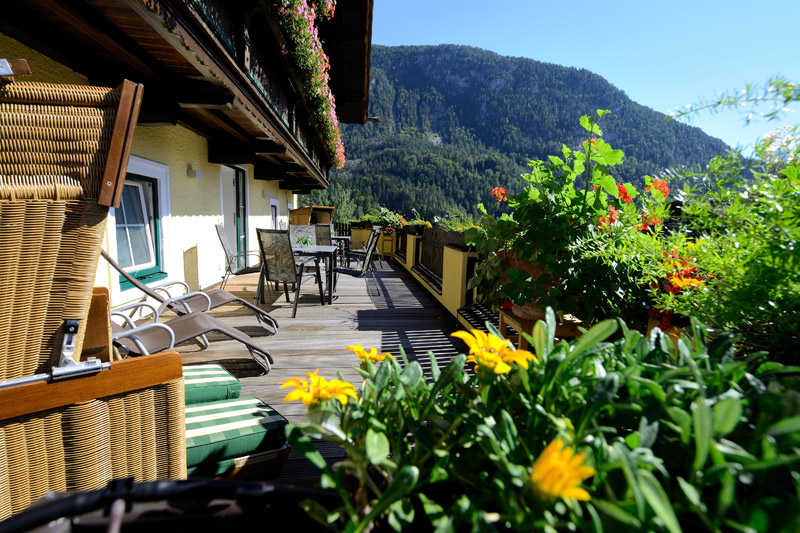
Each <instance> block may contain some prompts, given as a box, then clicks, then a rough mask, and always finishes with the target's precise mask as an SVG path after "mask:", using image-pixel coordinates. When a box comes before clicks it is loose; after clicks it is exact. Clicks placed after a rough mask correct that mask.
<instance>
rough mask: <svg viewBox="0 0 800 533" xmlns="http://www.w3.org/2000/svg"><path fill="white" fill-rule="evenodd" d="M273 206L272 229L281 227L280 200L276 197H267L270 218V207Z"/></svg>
mask: <svg viewBox="0 0 800 533" xmlns="http://www.w3.org/2000/svg"><path fill="white" fill-rule="evenodd" d="M273 207H274V208H275V218H274V219H273V220H272V229H281V201H280V200H279V199H278V198H272V197H270V199H269V216H270V218H272V208H273Z"/></svg>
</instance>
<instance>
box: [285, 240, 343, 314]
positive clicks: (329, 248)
mask: <svg viewBox="0 0 800 533" xmlns="http://www.w3.org/2000/svg"><path fill="white" fill-rule="evenodd" d="M338 250H339V247H338V246H336V245H335V244H331V245H320V244H316V245H310V246H300V245H294V246H292V252H294V254H295V255H300V256H304V257H315V258H318V259H322V260H323V261H325V284H326V287H327V292H328V304H332V303H333V267H334V266H336V252H337V251H338Z"/></svg>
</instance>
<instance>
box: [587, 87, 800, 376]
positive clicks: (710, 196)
mask: <svg viewBox="0 0 800 533" xmlns="http://www.w3.org/2000/svg"><path fill="white" fill-rule="evenodd" d="M797 100H800V93H798V91H797V86H796V85H794V84H792V83H789V82H786V81H785V80H781V79H779V78H775V79H772V80H770V82H769V84H768V86H767V88H766V89H764V90H763V91H759V90H757V89H755V88H752V87H748V88H747V90H746V91H743V92H737V93H735V94H730V95H727V96H725V97H722V98H720V99H719V100H718V101H715V102H714V103H711V104H705V105H700V106H694V107H691V108H690V109H695V110H699V109H703V108H706V109H707V108H712V109H717V108H725V107H728V106H730V105H734V104H735V105H736V107H737V108H739V107H740V106H745V107H747V105H746V104H753V105H755V104H760V103H764V102H770V101H771V102H774V103H775V104H776V107H775V108H774V109H773V110H772V111H771V112H769V113H767V116H768V117H773V118H774V117H777V116H779V114H780V112H781V110H782V109H783V108H784V106H785V105H786V104H788V103H790V102H792V101H797ZM695 112H696V111H695ZM751 112H752V111H751ZM684 114H685V113H684ZM799 164H800V141H799V140H798V137H797V127H789V126H784V127H780V128H776V129H775V130H773V131H772V132H770V133H769V134H767V135H765V136H764V138H763V139H762V140H761V141H760V142H759V143H757V145H756V147H755V157H753V158H749V159H747V158H744V157H743V156H742V154H741V152H740V151H734V152H731V153H729V154H727V155H721V156H718V157H716V158H714V159H712V160H711V161H710V162H709V163H708V164H707V165H706V166H705V167H703V168H700V169H677V170H674V171H672V172H671V174H672V175H673V176H675V177H677V178H678V179H680V180H681V181H683V182H684V183H685V184H686V185H685V186H684V189H683V191H680V192H679V194H678V198H679V199H680V200H681V203H682V210H681V214H680V220H679V224H678V225H677V226H676V228H675V230H676V231H673V232H672V233H671V234H663V233H653V232H642V233H641V234H639V235H636V236H635V237H636V238H629V239H615V238H613V235H609V234H607V233H599V234H597V235H596V239H595V241H594V242H587V243H585V244H586V246H584V247H583V250H584V254H587V255H591V256H592V257H596V258H600V259H602V260H603V261H604V262H605V263H606V264H607V265H612V264H631V263H636V270H637V271H638V272H639V273H640V275H639V276H638V278H637V282H638V283H639V284H640V286H641V287H642V288H645V289H647V290H648V291H649V293H650V294H649V295H648V300H649V301H651V302H652V304H653V310H654V311H656V312H655V316H659V317H660V318H661V325H662V327H668V326H670V323H671V317H672V316H673V314H675V315H683V316H684V317H689V316H694V317H697V318H699V319H700V320H701V321H702V322H703V323H705V324H708V325H709V326H711V327H713V328H714V329H716V330H718V331H723V330H727V331H733V332H735V333H737V334H738V335H739V336H740V339H741V340H740V349H741V350H742V351H745V352H747V351H753V350H756V349H766V350H768V351H769V352H770V353H772V354H773V357H775V358H778V359H782V360H786V361H792V362H794V361H797V356H798V355H800V333H798V328H797V323H798V321H799V320H800V257H798V254H797V250H798V248H800V179H799V177H798V165H799ZM676 266H677V268H676Z"/></svg>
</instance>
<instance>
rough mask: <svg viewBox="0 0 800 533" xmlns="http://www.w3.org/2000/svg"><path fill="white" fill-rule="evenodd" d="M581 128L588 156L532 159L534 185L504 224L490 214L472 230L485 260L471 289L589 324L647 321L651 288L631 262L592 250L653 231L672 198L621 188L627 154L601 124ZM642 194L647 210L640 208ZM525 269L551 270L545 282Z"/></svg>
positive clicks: (517, 199) (515, 199)
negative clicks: (599, 242)
mask: <svg viewBox="0 0 800 533" xmlns="http://www.w3.org/2000/svg"><path fill="white" fill-rule="evenodd" d="M606 114H607V112H606V111H604V110H599V111H598V112H597V115H598V117H602V116H604V115H606ZM580 123H581V126H582V127H583V129H584V130H585V131H586V135H587V140H585V141H584V142H583V146H582V148H583V150H582V151H580V150H572V149H570V148H569V147H567V146H566V145H563V146H562V148H561V154H560V155H559V156H554V155H551V156H549V158H548V160H549V164H548V163H545V162H544V161H531V162H530V167H531V171H530V173H528V174H525V175H524V176H523V178H524V179H525V180H526V181H528V185H527V186H526V187H525V189H523V191H522V192H521V193H519V194H517V195H514V196H512V197H510V198H509V202H508V205H509V208H510V209H511V210H512V212H511V213H510V214H504V215H502V216H501V217H500V218H499V219H495V218H494V217H492V216H490V215H487V216H485V217H484V218H482V219H481V227H480V228H474V229H470V230H468V231H467V233H466V240H467V242H468V243H472V244H474V245H475V249H476V250H477V252H478V253H479V254H482V255H483V256H484V257H485V259H484V260H483V261H482V262H481V263H480V264H479V265H478V267H477V268H476V270H475V277H474V278H473V279H472V280H471V281H470V285H469V287H470V288H472V287H478V289H479V297H480V298H482V299H483V300H484V301H488V302H492V303H495V304H496V303H498V302H503V301H505V300H511V301H512V302H514V303H515V304H518V305H523V304H526V303H527V302H534V303H536V305H538V306H539V307H541V308H544V307H545V306H552V307H554V308H556V309H558V310H559V311H561V312H566V313H573V314H577V315H578V316H580V317H581V318H582V319H583V320H585V321H587V322H591V321H592V320H593V319H594V318H596V317H600V318H602V317H608V316H614V315H620V314H622V315H623V316H630V315H631V314H634V315H635V314H639V315H642V316H643V315H644V313H643V312H642V294H643V290H642V289H641V288H640V287H639V286H638V285H637V282H636V281H637V273H636V271H635V269H632V268H630V267H629V265H630V263H629V262H627V261H625V260H618V261H617V263H616V264H614V265H611V264H609V262H605V261H603V260H602V259H599V258H598V257H596V255H595V254H593V253H587V249H588V250H593V249H594V248H593V243H594V242H595V240H596V239H597V235H598V234H601V235H603V236H604V239H607V240H612V241H614V242H621V243H626V242H628V241H630V240H632V239H636V238H637V235H636V233H638V230H641V229H642V226H643V225H644V226H646V227H649V224H648V223H646V222H643V221H650V220H658V221H660V220H661V219H662V218H664V216H665V214H664V213H665V211H666V208H665V205H664V202H665V199H666V196H665V195H664V194H663V193H662V192H661V191H659V190H656V189H653V190H652V192H651V193H649V194H646V195H639V193H638V191H637V190H636V188H635V187H634V186H633V185H631V184H630V183H625V184H622V183H618V181H617V179H615V177H614V176H612V175H611V172H612V170H611V169H612V167H617V165H620V164H621V163H622V160H623V156H624V154H623V153H622V151H621V150H617V149H614V148H612V147H611V145H609V144H608V143H607V142H606V141H604V140H603V139H602V138H601V137H599V136H600V135H602V131H601V130H600V128H599V126H598V125H597V119H595V118H594V117H591V116H584V117H581V119H580ZM595 136H597V137H595ZM614 172H616V168H614ZM647 180H648V181H647V183H648V188H649V184H650V181H649V178H647ZM666 190H667V192H668V189H666ZM636 197H639V199H640V200H641V203H642V207H640V206H639V205H638V204H635V203H633V201H632V200H633V198H636ZM645 213H647V215H645ZM618 219H619V220H618ZM655 226H656V227H654V228H653V231H654V232H656V233H658V231H659V228H658V227H657V226H658V224H655ZM524 265H535V266H536V267H539V268H541V269H543V272H542V273H541V275H539V276H538V277H537V276H536V275H535V274H534V273H532V272H531V271H530V270H527V269H526V268H525V266H524Z"/></svg>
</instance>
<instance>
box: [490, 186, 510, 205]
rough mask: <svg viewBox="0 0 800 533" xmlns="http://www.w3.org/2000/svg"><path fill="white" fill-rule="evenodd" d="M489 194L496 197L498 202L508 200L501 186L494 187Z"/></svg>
mask: <svg viewBox="0 0 800 533" xmlns="http://www.w3.org/2000/svg"><path fill="white" fill-rule="evenodd" d="M491 194H493V195H494V196H495V197H497V201H498V202H502V201H508V193H507V192H506V190H505V189H504V188H503V187H495V188H494V189H492V192H491Z"/></svg>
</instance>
